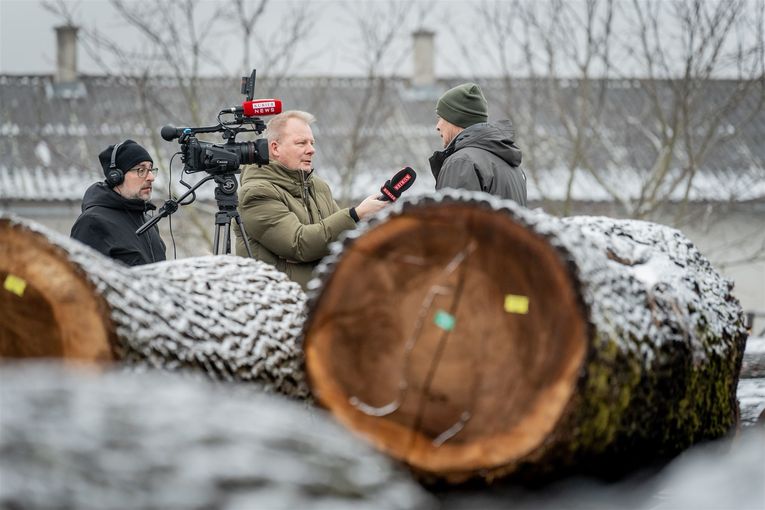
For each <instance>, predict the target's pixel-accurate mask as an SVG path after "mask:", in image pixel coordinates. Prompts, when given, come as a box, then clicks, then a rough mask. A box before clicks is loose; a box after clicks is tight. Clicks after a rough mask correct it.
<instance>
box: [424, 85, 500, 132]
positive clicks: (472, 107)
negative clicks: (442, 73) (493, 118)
mask: <svg viewBox="0 0 765 510" xmlns="http://www.w3.org/2000/svg"><path fill="white" fill-rule="evenodd" d="M436 113H437V114H438V116H439V117H441V118H442V119H444V120H446V121H449V122H451V123H452V124H454V125H455V126H459V127H462V128H466V127H470V126H472V125H473V124H478V123H479V122H486V121H487V120H488V118H489V107H488V104H487V103H486V98H485V97H483V92H481V87H479V86H478V85H476V84H475V83H463V84H462V85H457V86H456V87H454V88H452V89H449V90H447V91H446V92H444V95H442V96H441V97H440V99H439V100H438V105H437V106H436Z"/></svg>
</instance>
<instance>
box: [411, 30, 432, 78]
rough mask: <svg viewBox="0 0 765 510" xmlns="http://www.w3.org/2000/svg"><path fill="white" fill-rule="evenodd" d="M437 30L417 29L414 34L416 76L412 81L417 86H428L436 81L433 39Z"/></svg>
mask: <svg viewBox="0 0 765 510" xmlns="http://www.w3.org/2000/svg"><path fill="white" fill-rule="evenodd" d="M435 35H436V34H435V32H431V31H429V30H417V31H416V32H414V33H413V34H412V37H413V38H414V41H413V42H414V76H413V77H412V83H413V84H414V86H415V87H427V86H430V85H433V84H434V83H435V81H436V78H435V73H434V71H433V68H434V66H433V62H434V59H435V57H434V52H433V47H434V46H433V39H434V37H435Z"/></svg>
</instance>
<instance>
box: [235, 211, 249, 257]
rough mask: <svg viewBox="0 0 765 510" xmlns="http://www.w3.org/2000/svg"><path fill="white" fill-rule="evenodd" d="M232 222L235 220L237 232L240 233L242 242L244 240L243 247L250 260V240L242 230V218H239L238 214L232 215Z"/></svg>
mask: <svg viewBox="0 0 765 510" xmlns="http://www.w3.org/2000/svg"><path fill="white" fill-rule="evenodd" d="M234 220H236V224H237V225H239V231H240V232H241V233H242V240H244V247H245V249H246V250H247V256H248V257H250V258H252V250H251V249H250V238H249V237H247V231H246V230H245V229H244V224H243V223H242V217H241V216H239V213H236V214H235V215H234Z"/></svg>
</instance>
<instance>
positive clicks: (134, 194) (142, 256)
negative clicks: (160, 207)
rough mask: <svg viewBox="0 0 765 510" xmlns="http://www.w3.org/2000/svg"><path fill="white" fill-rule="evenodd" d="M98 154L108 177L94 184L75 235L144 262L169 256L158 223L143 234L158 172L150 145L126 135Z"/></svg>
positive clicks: (116, 256) (113, 255)
mask: <svg viewBox="0 0 765 510" xmlns="http://www.w3.org/2000/svg"><path fill="white" fill-rule="evenodd" d="M98 159H99V161H100V162H101V167H102V168H103V170H104V175H105V176H106V180H105V181H102V182H96V183H94V184H92V185H91V186H90V187H89V188H88V189H87V190H86V191H85V196H84V197H83V198H82V214H80V216H79V217H78V218H77V220H76V221H75V222H74V226H72V233H71V236H72V237H73V238H74V239H77V240H78V241H81V242H83V243H85V244H87V245H88V246H90V247H91V248H95V249H96V250H98V251H100V252H101V253H103V254H104V255H106V256H107V257H111V258H113V259H116V260H119V261H121V262H124V263H125V264H127V265H129V266H138V265H141V264H149V263H151V262H159V261H161V260H165V243H164V242H162V238H161V237H160V236H159V229H158V228H157V227H156V226H155V227H154V228H151V229H149V231H148V232H146V233H145V234H143V235H141V236H139V235H136V233H135V231H136V229H138V227H140V226H141V225H142V224H143V223H144V222H145V221H146V219H147V218H146V212H147V211H149V210H152V209H155V208H156V207H155V206H154V204H152V203H150V202H149V199H150V198H151V189H152V186H153V184H154V179H155V178H156V175H157V169H156V168H154V162H153V160H152V159H151V156H149V153H148V151H147V150H146V149H144V148H143V147H141V146H140V145H138V144H137V143H136V142H134V141H133V140H125V141H124V142H122V143H119V144H117V145H116V146H114V145H110V146H109V147H107V148H106V149H104V150H103V151H102V152H101V153H100V154H99V155H98Z"/></svg>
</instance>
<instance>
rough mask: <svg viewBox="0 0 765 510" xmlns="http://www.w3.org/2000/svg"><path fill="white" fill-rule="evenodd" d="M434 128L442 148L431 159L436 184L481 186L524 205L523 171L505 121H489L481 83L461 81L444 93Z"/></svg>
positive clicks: (473, 188)
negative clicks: (439, 137)
mask: <svg viewBox="0 0 765 510" xmlns="http://www.w3.org/2000/svg"><path fill="white" fill-rule="evenodd" d="M436 113H437V114H438V122H437V123H436V131H438V134H439V135H440V136H441V140H442V141H443V143H444V150H442V151H436V152H434V153H433V156H431V158H430V168H431V170H432V171H433V176H434V177H435V178H436V189H437V190H440V189H443V188H458V189H465V190H470V191H484V192H486V193H491V194H493V195H497V196H499V197H502V198H507V199H510V200H514V201H516V202H518V203H519V204H521V205H524V206H525V205H526V174H525V173H524V172H523V170H522V169H521V167H520V165H521V150H520V149H519V148H518V146H517V145H516V144H515V141H514V138H515V131H514V130H513V125H512V123H511V122H510V121H509V120H500V121H496V122H488V118H489V108H488V104H487V102H486V98H485V97H484V95H483V92H482V91H481V88H480V87H479V86H478V85H476V84H475V83H463V84H462V85H457V86H456V87H454V88H451V89H449V90H447V91H446V92H444V94H443V95H442V96H441V97H440V98H439V100H438V104H437V105H436Z"/></svg>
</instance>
